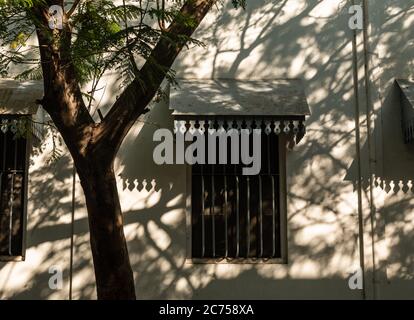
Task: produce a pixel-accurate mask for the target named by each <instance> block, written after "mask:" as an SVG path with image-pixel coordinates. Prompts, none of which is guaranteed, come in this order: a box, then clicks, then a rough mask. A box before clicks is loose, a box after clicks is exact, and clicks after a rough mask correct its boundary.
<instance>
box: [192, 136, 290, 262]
mask: <svg viewBox="0 0 414 320" xmlns="http://www.w3.org/2000/svg"><path fill="white" fill-rule="evenodd" d="M284 139H285V137H284V136H279V135H277V134H276V133H274V132H273V130H272V132H271V133H270V134H265V133H263V131H262V135H261V171H260V174H258V175H255V176H246V175H242V167H245V165H244V164H234V165H232V164H226V165H221V164H203V165H200V164H196V165H193V166H192V168H191V258H192V260H193V261H195V262H213V261H214V262H216V261H220V260H221V261H227V262H235V263H237V262H265V261H271V262H279V263H281V262H286V250H285V244H286V239H285V238H286V221H285V219H286V213H285V212H286V210H285V200H284V197H285V192H284V185H285V180H284V179H285V173H284V172H285V169H284V168H285V159H284V157H285V151H284V146H285V144H284V143H283V141H284ZM206 141H207V138H206ZM250 143H252V141H250ZM206 145H207V144H206ZM282 146H283V147H282ZM230 149H231V148H230V147H229V145H228V146H227V163H231V161H230V158H231V154H230ZM250 150H252V148H250ZM207 153H208V148H207V147H206V154H207ZM218 154H219V151H218V150H217V152H216V156H217V157H218ZM206 157H207V156H206ZM217 163H218V161H217Z"/></svg>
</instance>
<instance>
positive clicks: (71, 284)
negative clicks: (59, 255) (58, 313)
mask: <svg viewBox="0 0 414 320" xmlns="http://www.w3.org/2000/svg"><path fill="white" fill-rule="evenodd" d="M75 188H76V167H75V165H73V172H72V212H71V224H70V261H69V300H72V298H73V297H72V287H73V282H72V281H73V251H74V237H75V205H76V201H75V196H76V189H75Z"/></svg>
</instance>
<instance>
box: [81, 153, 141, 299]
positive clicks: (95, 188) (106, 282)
mask: <svg viewBox="0 0 414 320" xmlns="http://www.w3.org/2000/svg"><path fill="white" fill-rule="evenodd" d="M86 161H87V164H86V165H81V166H80V165H79V164H77V165H76V167H77V170H78V174H79V177H80V181H81V185H82V188H83V191H84V194H85V198H86V205H87V209H88V219H89V231H90V243H91V248H92V256H93V263H94V268H95V277H96V287H97V294H98V299H99V300H135V299H136V297H135V286H134V277H133V273H132V268H131V264H130V261H129V256H128V249H127V245H126V240H125V235H124V229H123V217H122V211H121V205H120V202H119V197H118V191H117V187H116V179H115V174H114V170H113V165H112V164H111V165H110V166H109V168H106V167H102V166H101V165H100V164H99V162H98V161H92V159H88V160H86Z"/></svg>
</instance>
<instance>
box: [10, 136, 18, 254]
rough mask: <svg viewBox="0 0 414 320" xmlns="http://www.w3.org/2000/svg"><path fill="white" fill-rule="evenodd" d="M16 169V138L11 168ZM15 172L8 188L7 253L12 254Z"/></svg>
mask: <svg viewBox="0 0 414 320" xmlns="http://www.w3.org/2000/svg"><path fill="white" fill-rule="evenodd" d="M16 169H17V139H15V140H14V159H13V168H12V170H16ZM15 175H16V172H15V171H13V173H12V181H11V190H10V217H9V255H10V256H12V255H13V252H12V240H13V202H14V199H13V196H14V195H13V193H14V180H15Z"/></svg>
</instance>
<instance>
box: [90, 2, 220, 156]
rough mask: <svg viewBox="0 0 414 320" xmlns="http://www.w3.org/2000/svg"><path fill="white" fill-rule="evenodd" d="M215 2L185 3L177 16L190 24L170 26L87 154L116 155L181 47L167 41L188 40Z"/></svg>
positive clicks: (110, 114) (97, 134)
mask: <svg viewBox="0 0 414 320" xmlns="http://www.w3.org/2000/svg"><path fill="white" fill-rule="evenodd" d="M216 1H217V0H187V1H186V3H185V4H184V5H183V7H182V8H181V10H180V12H181V15H184V16H185V17H188V18H191V19H192V20H193V21H194V23H192V24H187V25H184V24H183V23H182V22H180V21H173V22H172V23H171V24H170V26H169V27H168V28H167V29H166V32H165V33H164V36H163V37H161V39H160V40H159V41H158V43H157V45H156V46H155V47H154V49H153V51H152V53H151V55H150V57H149V58H148V59H147V61H146V63H145V64H144V66H143V67H142V68H141V70H140V71H139V75H138V77H136V78H135V79H134V81H133V82H132V83H131V84H130V85H129V86H128V87H127V88H126V89H125V90H124V92H123V93H122V94H121V95H120V97H119V98H118V100H117V101H116V102H115V103H114V105H113V106H112V108H111V110H110V111H109V112H108V114H107V115H106V117H105V119H104V120H103V121H102V122H101V124H100V125H99V126H98V127H97V128H96V130H97V132H96V133H95V141H96V142H97V143H96V145H95V148H94V150H89V151H90V152H95V151H96V149H100V148H102V149H105V152H106V153H107V152H110V153H112V154H113V156H115V155H116V152H117V151H118V149H119V147H120V145H121V143H122V141H123V139H124V137H125V136H126V134H127V133H128V131H129V130H130V129H131V127H132V126H133V124H134V123H135V122H136V121H137V119H138V118H139V116H140V115H141V114H142V113H143V112H144V110H145V108H146V107H147V105H148V104H149V103H150V102H151V100H152V99H153V97H154V96H155V94H156V93H157V91H158V89H159V87H160V85H161V83H162V81H163V80H164V78H165V75H166V72H167V71H168V70H170V68H171V66H172V64H173V63H174V60H175V59H176V57H177V56H178V54H179V53H180V51H181V50H182V48H183V47H184V45H185V43H183V42H182V41H178V42H175V41H171V39H168V37H170V38H173V39H179V38H180V37H182V36H185V37H190V36H191V35H192V34H193V32H194V31H195V30H196V29H197V27H198V26H199V24H200V23H201V21H202V20H203V18H204V17H205V15H206V14H207V12H208V11H209V10H210V8H211V7H212V6H213V4H214V3H215V2H216Z"/></svg>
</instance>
